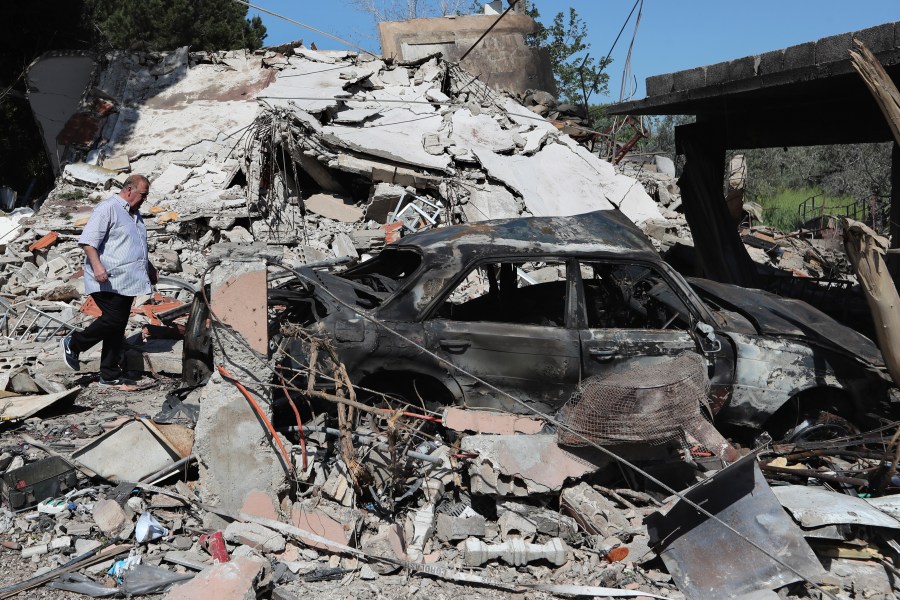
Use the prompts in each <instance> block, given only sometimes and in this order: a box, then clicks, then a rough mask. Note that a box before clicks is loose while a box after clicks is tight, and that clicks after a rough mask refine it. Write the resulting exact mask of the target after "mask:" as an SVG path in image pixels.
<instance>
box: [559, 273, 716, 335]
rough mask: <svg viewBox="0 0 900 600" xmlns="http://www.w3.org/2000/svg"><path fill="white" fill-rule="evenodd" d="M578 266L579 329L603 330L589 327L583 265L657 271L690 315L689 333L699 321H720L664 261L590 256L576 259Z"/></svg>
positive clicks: (710, 322) (712, 323)
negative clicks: (618, 266) (597, 264)
mask: <svg viewBox="0 0 900 600" xmlns="http://www.w3.org/2000/svg"><path fill="white" fill-rule="evenodd" d="M575 261H576V263H577V264H576V266H575V267H574V268H573V269H572V270H571V271H570V272H573V273H575V274H576V275H577V277H576V279H577V282H576V285H577V288H578V296H579V298H580V302H579V304H578V306H580V310H579V311H578V314H577V319H578V321H579V322H580V324H581V326H580V327H578V328H579V329H584V330H589V329H603V328H601V327H594V328H591V327H588V315H587V302H586V295H585V290H584V280H583V278H582V276H581V266H582V264H583V263H604V264H612V265H633V266H640V267H646V268H648V269H651V270H653V271H655V272H656V273H657V274H658V275H659V276H660V277H662V279H663V281H664V282H665V283H666V285H668V286H669V288H670V289H671V290H672V291H673V292H674V293H675V295H676V296H677V297H678V298H679V300H681V302H682V303H683V304H684V305H685V307H686V308H687V310H688V313H689V320H690V324H689V325H690V327H689V331H691V332H692V331H693V329H694V327H695V326H696V323H697V322H698V321H702V322H704V323H709V324H710V325H718V320H717V319H716V318H715V317H714V316H713V314H712V313H711V312H710V310H709V309H708V308H707V307H706V305H705V304H704V303H703V301H702V300H701V299H700V298H699V297H697V295H696V293H694V292H693V290H691V289H690V287H689V286H688V283H687V282H686V281H684V279H683V278H682V277H681V276H680V275H678V274H677V272H676V271H674V270H673V269H672V268H671V267H670V266H669V265H668V264H666V263H665V262H663V261H660V262H654V261H647V260H640V259H633V258H625V259H622V258H617V257H609V256H606V257H590V256H578V257H575ZM678 282H683V283H684V285H680V284H679V283H678ZM619 329H628V328H619Z"/></svg>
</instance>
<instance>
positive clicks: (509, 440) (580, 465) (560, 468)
mask: <svg viewBox="0 0 900 600" xmlns="http://www.w3.org/2000/svg"><path fill="white" fill-rule="evenodd" d="M462 450H463V452H474V453H477V454H478V458H477V459H474V460H473V461H472V462H471V464H470V467H469V475H470V477H471V488H472V493H475V494H487V495H494V494H496V495H500V496H528V495H530V494H540V493H547V492H552V491H559V490H560V489H562V486H563V483H565V481H566V479H568V478H570V477H581V476H584V475H586V474H588V473H591V472H593V471H596V470H597V469H599V468H600V466H602V465H603V464H604V463H605V462H607V461H603V460H600V461H598V462H597V463H596V464H595V463H592V462H590V461H588V460H585V459H583V458H581V457H578V456H576V455H574V454H571V453H569V452H566V451H565V450H563V449H561V448H560V447H559V446H557V445H556V436H555V435H470V436H467V437H465V438H463V442H462Z"/></svg>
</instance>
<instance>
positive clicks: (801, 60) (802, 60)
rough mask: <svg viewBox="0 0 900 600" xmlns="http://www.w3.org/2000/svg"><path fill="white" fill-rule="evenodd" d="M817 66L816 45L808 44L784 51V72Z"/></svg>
mask: <svg viewBox="0 0 900 600" xmlns="http://www.w3.org/2000/svg"><path fill="white" fill-rule="evenodd" d="M815 64H816V43H815V42H806V43H805V44H797V45H796V46H790V47H788V48H785V49H784V70H785V71H789V70H791V69H801V68H803V67H811V66H813V65H815Z"/></svg>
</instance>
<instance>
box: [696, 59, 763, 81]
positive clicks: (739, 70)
mask: <svg viewBox="0 0 900 600" xmlns="http://www.w3.org/2000/svg"><path fill="white" fill-rule="evenodd" d="M754 65H755V59H754V57H753V56H745V57H744V58H739V59H737V60H729V61H727V62H720V63H716V64H714V65H709V66H708V67H707V68H706V85H719V84H722V83H728V82H730V81H739V80H741V79H748V78H750V77H753V76H754V75H755V70H754Z"/></svg>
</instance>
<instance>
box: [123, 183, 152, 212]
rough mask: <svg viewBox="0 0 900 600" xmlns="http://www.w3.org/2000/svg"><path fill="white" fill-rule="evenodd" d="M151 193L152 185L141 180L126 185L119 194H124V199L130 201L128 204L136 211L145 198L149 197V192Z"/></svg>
mask: <svg viewBox="0 0 900 600" xmlns="http://www.w3.org/2000/svg"><path fill="white" fill-rule="evenodd" d="M149 193H150V185H149V184H148V183H146V182H144V181H141V182H138V183H132V184H130V185H127V186H125V188H124V189H123V190H122V193H121V194H119V195H120V196H122V199H123V200H125V202H127V203H128V206H130V207H131V210H133V211H135V210H137V209H139V208H140V207H141V204H143V202H144V200H146V199H147V194H149Z"/></svg>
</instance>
